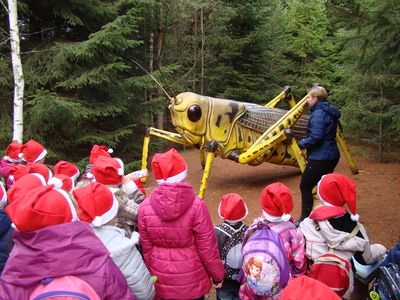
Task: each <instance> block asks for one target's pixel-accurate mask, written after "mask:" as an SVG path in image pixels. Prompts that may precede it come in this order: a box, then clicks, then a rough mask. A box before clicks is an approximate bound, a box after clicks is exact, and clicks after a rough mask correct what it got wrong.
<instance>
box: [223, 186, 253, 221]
mask: <svg viewBox="0 0 400 300" xmlns="http://www.w3.org/2000/svg"><path fill="white" fill-rule="evenodd" d="M248 212H249V211H248V210H247V206H246V203H245V202H244V200H243V198H242V197H241V196H240V195H238V194H235V193H229V194H226V195H223V196H222V198H221V202H220V203H219V206H218V215H219V217H220V218H221V219H223V220H226V221H228V222H239V221H242V220H243V219H244V218H246V216H247V214H248Z"/></svg>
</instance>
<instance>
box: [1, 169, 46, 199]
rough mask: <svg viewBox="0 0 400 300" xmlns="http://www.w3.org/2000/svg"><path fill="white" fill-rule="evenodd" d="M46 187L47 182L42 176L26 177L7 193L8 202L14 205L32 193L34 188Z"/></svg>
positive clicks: (34, 174) (30, 175) (32, 175)
mask: <svg viewBox="0 0 400 300" xmlns="http://www.w3.org/2000/svg"><path fill="white" fill-rule="evenodd" d="M45 185H46V180H45V179H44V177H43V176H42V175H40V174H37V173H33V174H28V175H24V176H23V177H21V178H20V179H19V180H18V181H17V182H16V183H14V184H13V185H12V186H11V188H10V189H9V190H8V191H7V197H8V202H9V203H12V202H14V201H16V200H18V199H20V198H22V197H23V196H25V195H26V194H28V193H30V191H31V190H33V189H34V188H37V187H40V186H45Z"/></svg>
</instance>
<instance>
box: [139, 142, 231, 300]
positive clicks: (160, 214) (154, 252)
mask: <svg viewBox="0 0 400 300" xmlns="http://www.w3.org/2000/svg"><path fill="white" fill-rule="evenodd" d="M151 167H152V170H153V175H154V177H155V179H156V181H157V182H158V184H159V186H158V187H157V188H155V189H154V190H153V191H152V192H151V195H150V196H149V197H148V198H146V200H144V201H143V202H142V203H141V204H140V207H139V232H140V240H141V243H142V252H143V257H144V261H145V263H146V265H147V267H148V268H149V271H150V273H151V274H152V275H155V276H157V278H158V279H157V281H156V282H155V287H156V294H157V295H156V297H157V299H204V295H205V294H207V293H208V292H209V290H210V288H211V281H213V283H214V284H218V283H220V282H221V281H222V280H223V279H224V265H223V264H222V262H221V259H220V257H219V253H218V247H217V240H216V238H215V234H214V230H213V224H212V221H211V217H210V214H209V212H208V209H207V206H206V203H205V201H203V200H201V199H200V198H198V197H197V196H196V194H195V193H194V191H193V188H192V186H191V185H190V184H189V183H187V182H184V180H185V178H186V175H187V166H186V162H185V160H184V159H183V157H182V156H181V155H180V154H179V153H178V151H176V150H175V149H171V150H169V151H167V152H166V153H156V154H155V155H154V157H153V159H152V162H151ZM210 279H211V280H210Z"/></svg>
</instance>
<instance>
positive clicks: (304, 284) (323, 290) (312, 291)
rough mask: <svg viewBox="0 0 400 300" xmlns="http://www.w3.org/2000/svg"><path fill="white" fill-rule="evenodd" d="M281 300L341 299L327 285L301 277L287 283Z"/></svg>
mask: <svg viewBox="0 0 400 300" xmlns="http://www.w3.org/2000/svg"><path fill="white" fill-rule="evenodd" d="M280 299H281V300H303V299H313V300H340V299H341V298H340V297H339V296H338V295H337V294H336V293H335V292H334V291H332V290H331V289H330V288H329V287H328V286H327V285H325V284H323V283H322V282H321V281H319V280H316V279H314V278H311V277H308V276H305V275H302V276H299V277H297V278H295V279H293V280H291V281H289V283H288V285H287V286H286V288H284V289H283V291H282V293H281V296H280Z"/></svg>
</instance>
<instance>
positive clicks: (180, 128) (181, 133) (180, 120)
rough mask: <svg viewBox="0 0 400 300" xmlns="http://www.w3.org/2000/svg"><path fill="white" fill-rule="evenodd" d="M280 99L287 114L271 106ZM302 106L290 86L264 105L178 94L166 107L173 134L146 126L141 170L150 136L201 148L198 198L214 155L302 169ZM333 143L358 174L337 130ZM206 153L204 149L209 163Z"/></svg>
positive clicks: (305, 118) (304, 120)
mask: <svg viewBox="0 0 400 300" xmlns="http://www.w3.org/2000/svg"><path fill="white" fill-rule="evenodd" d="M284 99H286V100H287V101H288V102H289V106H290V107H291V109H290V110H283V109H278V108H275V107H274V106H275V105H276V104H277V103H278V102H279V101H282V100H284ZM306 105H307V101H306V97H304V98H303V99H302V100H301V101H299V102H298V103H295V101H294V99H293V96H292V94H291V92H290V88H289V87H286V88H285V89H284V90H283V91H282V92H281V93H280V94H279V95H278V96H277V97H275V98H274V99H273V100H271V101H270V102H269V103H268V104H267V105H265V106H262V105H257V104H252V103H247V102H239V101H234V100H227V99H218V98H212V97H206V96H202V95H198V94H195V93H190V92H186V93H181V94H179V95H177V96H176V97H174V98H170V105H169V110H170V113H171V120H172V125H173V126H174V128H175V129H176V131H177V133H173V132H168V131H164V130H160V129H157V128H153V127H151V128H149V129H148V132H147V134H146V137H145V140H144V146H143V156H142V168H143V169H144V168H146V167H147V155H148V144H149V142H150V136H151V135H153V136H157V137H161V138H164V139H167V140H170V141H173V142H176V143H179V144H183V145H187V146H194V147H197V148H199V149H200V151H201V161H202V164H203V167H204V174H203V179H202V184H201V187H200V191H199V196H200V197H203V196H204V193H205V189H206V186H207V179H208V176H209V174H210V171H211V164H212V161H213V158H214V156H219V157H221V158H223V159H225V158H228V159H232V160H234V161H236V162H239V163H242V164H249V165H259V164H261V163H262V162H270V163H274V164H279V165H290V166H295V167H299V168H300V169H301V171H303V170H304V166H305V164H306V159H305V157H304V155H303V152H302V151H301V150H300V149H299V147H298V145H297V142H296V140H299V139H301V138H303V137H305V135H306V132H307V123H308V115H303V112H304V110H305V106H306ZM337 139H338V144H339V146H340V148H341V150H342V152H344V153H345V155H346V158H347V159H348V161H349V164H350V167H351V169H352V171H353V172H354V173H356V172H357V167H356V166H355V164H354V162H353V161H352V159H351V156H350V153H349V152H348V151H347V147H346V144H345V142H344V137H343V134H342V132H341V131H340V129H338V134H337ZM204 151H208V155H207V160H206V159H205V157H204Z"/></svg>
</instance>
